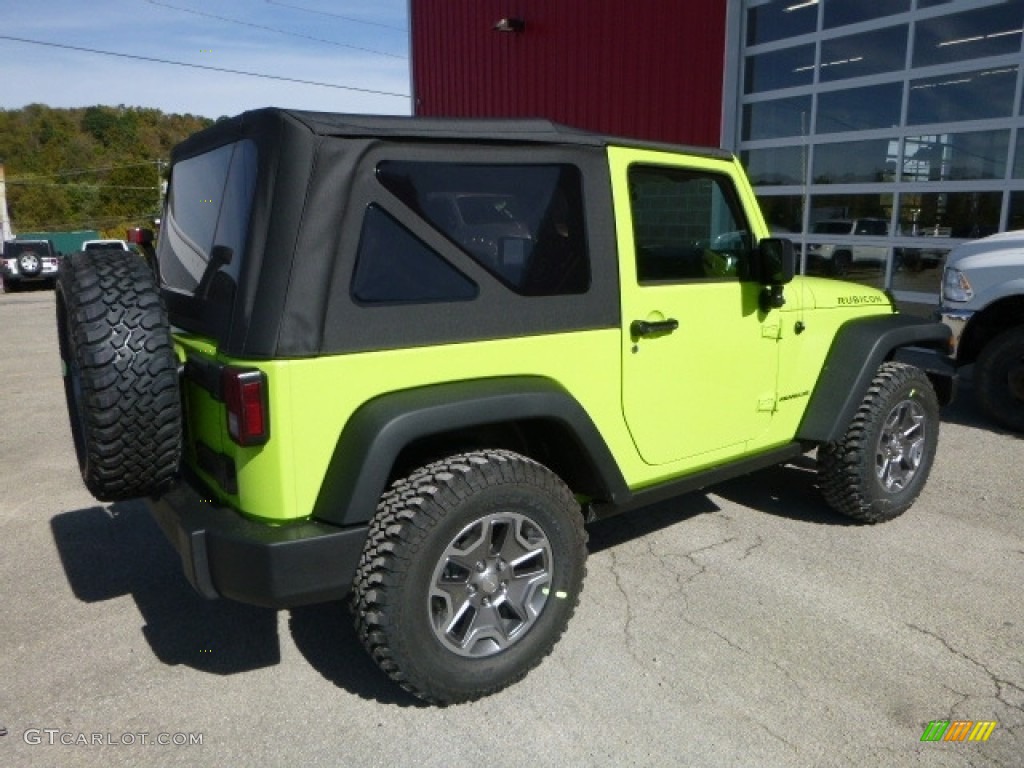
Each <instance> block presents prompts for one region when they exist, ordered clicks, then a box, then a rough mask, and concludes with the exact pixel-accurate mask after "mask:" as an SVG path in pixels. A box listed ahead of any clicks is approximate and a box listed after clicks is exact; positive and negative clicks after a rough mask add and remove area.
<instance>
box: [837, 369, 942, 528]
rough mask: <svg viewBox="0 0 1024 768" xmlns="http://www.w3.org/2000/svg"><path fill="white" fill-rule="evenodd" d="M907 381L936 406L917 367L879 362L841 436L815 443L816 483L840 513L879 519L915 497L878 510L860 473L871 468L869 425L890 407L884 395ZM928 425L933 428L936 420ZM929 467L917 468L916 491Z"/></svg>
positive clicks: (893, 514) (872, 520) (866, 520)
mask: <svg viewBox="0 0 1024 768" xmlns="http://www.w3.org/2000/svg"><path fill="white" fill-rule="evenodd" d="M910 382H913V383H914V384H915V385H917V386H919V387H920V388H921V390H922V391H923V392H926V393H928V394H927V395H926V396H927V397H930V398H931V401H932V402H933V403H934V407H935V409H936V410H937V409H938V401H937V398H936V396H935V392H934V390H933V389H932V386H931V382H930V381H929V380H928V377H927V376H926V375H925V374H924V373H923V372H922V371H921V370H919V369H918V368H915V367H914V366H911V365H906V364H904V363H894V362H886V363H882V365H881V366H879V369H878V372H877V373H876V374H875V377H874V378H873V379H872V380H871V385H870V386H869V387H868V390H867V393H866V394H865V395H864V399H863V401H862V402H861V404H860V407H859V408H858V409H857V412H856V414H855V415H854V417H853V419H852V420H851V421H850V425H849V427H848V428H847V431H846V435H845V436H844V437H843V439H842V440H841V441H839V442H835V443H826V444H824V445H821V446H819V447H818V487H819V489H820V491H821V493H822V495H823V496H824V497H825V501H827V502H828V504H829V506H831V507H832V508H833V509H834V510H835V511H837V512H839V513H840V514H843V515H846V516H847V517H850V518H852V519H854V520H859V521H860V522H864V523H880V522H884V521H887V520H891V519H893V518H894V517H897V516H898V515H899V514H901V513H902V512H903V511H904V510H905V509H906V508H908V507H909V506H910V504H912V503H913V501H914V499H916V498H917V496H916V494H915V495H914V496H913V497H912V498H910V499H909V502H908V503H906V504H904V505H902V506H901V507H900V508H899V509H898V510H897V511H892V510H881V509H878V508H877V507H875V506H874V505H873V504H872V503H871V499H869V498H867V497H866V496H865V494H864V486H863V473H864V472H872V471H873V464H874V457H873V455H872V454H873V451H874V446H873V445H870V444H869V442H870V441H869V440H868V433H869V432H870V429H871V426H872V425H873V424H875V423H876V422H877V420H879V419H883V418H885V417H886V416H887V415H888V414H887V413H886V412H885V411H886V409H887V408H889V407H890V403H889V398H888V395H889V394H890V393H892V392H895V391H896V390H898V389H900V388H901V387H902V386H904V385H905V384H908V383H910ZM928 427H929V428H930V429H934V430H936V431H937V430H938V420H936V423H935V424H929V425H928ZM929 470H930V466H925V467H922V468H921V470H919V471H923V472H924V477H922V478H921V481H920V482H919V483H918V490H919V491H920V488H921V487H923V486H924V482H923V481H924V479H926V478H927V474H928V472H929Z"/></svg>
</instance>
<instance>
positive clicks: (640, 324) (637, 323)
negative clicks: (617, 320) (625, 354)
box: [629, 318, 679, 339]
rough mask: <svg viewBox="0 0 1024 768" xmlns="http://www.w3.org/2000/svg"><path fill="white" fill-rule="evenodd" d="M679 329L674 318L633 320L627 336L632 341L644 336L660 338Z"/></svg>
mask: <svg viewBox="0 0 1024 768" xmlns="http://www.w3.org/2000/svg"><path fill="white" fill-rule="evenodd" d="M678 327H679V321H678V320H676V319H675V318H669V319H668V320H655V321H651V320H634V321H633V322H632V323H630V324H629V334H630V336H632V337H633V338H634V339H639V338H642V337H644V336H661V335H663V334H666V333H672V331H674V330H676V329H677V328H678Z"/></svg>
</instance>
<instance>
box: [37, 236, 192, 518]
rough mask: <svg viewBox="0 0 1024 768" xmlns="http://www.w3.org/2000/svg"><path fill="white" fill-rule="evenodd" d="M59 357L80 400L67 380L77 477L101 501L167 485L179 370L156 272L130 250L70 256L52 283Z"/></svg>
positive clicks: (177, 439) (176, 438)
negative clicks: (73, 369) (71, 372)
mask: <svg viewBox="0 0 1024 768" xmlns="http://www.w3.org/2000/svg"><path fill="white" fill-rule="evenodd" d="M57 319H58V326H59V327H58V335H59V337H60V341H61V357H62V359H64V360H65V361H66V363H65V365H66V366H67V365H68V364H69V362H70V361H71V360H72V359H73V360H74V361H75V363H76V364H77V365H78V370H79V372H80V379H81V389H82V393H81V400H80V402H78V403H75V402H73V396H72V394H71V391H70V386H67V380H66V381H65V384H66V386H65V391H66V394H67V399H68V411H69V416H70V417H71V420H72V431H75V430H76V418H77V417H76V413H75V409H76V408H81V419H80V420H79V421H78V424H80V430H81V434H80V435H78V436H76V441H75V442H76V452H77V453H78V454H79V455H78V463H79V469H80V470H81V472H82V479H83V481H84V482H85V485H86V487H87V488H88V489H89V491H90V492H91V493H92V494H93V495H94V496H95V497H96V498H97V499H99V500H100V501H122V500H125V499H131V498H137V497H140V496H148V495H156V494H159V493H160V492H161V491H163V490H166V489H167V488H168V487H170V485H172V484H173V482H174V480H175V477H176V475H177V472H178V469H179V463H180V460H181V450H182V413H181V398H180V389H179V383H178V363H177V358H176V356H175V353H174V346H173V341H172V338H171V331H170V325H169V323H168V319H167V311H166V309H165V307H164V305H163V302H162V300H161V298H160V293H159V290H158V287H157V284H156V281H155V279H154V275H153V272H152V271H151V270H150V269H149V267H148V266H147V265H146V263H145V262H144V261H143V260H142V259H140V258H139V257H138V256H137V255H135V254H134V253H127V252H102V253H99V254H91V253H85V252H81V253H75V254H72V255H71V256H69V257H67V258H65V259H63V260H62V263H61V267H60V271H59V274H58V280H57Z"/></svg>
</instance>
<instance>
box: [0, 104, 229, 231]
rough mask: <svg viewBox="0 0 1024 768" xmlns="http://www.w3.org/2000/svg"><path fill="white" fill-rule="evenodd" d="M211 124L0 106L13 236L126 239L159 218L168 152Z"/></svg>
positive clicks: (129, 111) (152, 112)
mask: <svg viewBox="0 0 1024 768" xmlns="http://www.w3.org/2000/svg"><path fill="white" fill-rule="evenodd" d="M212 123H213V120H210V119H209V118H205V117H199V116H197V115H191V114H185V115H177V114H164V113H163V112H161V111H160V110H158V109H146V108H140V107H126V106H124V105H120V106H117V107H110V106H95V107H83V108H75V109H57V108H51V107H48V106H45V105H43V104H30V105H28V106H26V107H23V108H21V109H12V110H4V109H0V164H3V166H4V168H5V172H6V181H7V183H6V195H7V208H8V213H9V214H10V219H11V225H12V228H13V229H14V232H15V233H18V232H37V231H62V230H79V229H95V230H99V231H100V232H102V233H103V235H104V236H105V237H117V238H122V237H124V230H125V229H126V228H128V227H136V226H151V225H152V221H153V219H154V218H155V217H157V216H159V201H160V187H161V183H162V181H163V178H164V176H165V174H166V170H167V165H166V163H167V160H168V159H169V157H170V150H171V147H173V146H174V145H175V144H177V143H178V142H180V141H181V140H182V139H184V138H186V137H187V136H189V135H190V134H192V133H194V132H196V131H198V130H200V129H202V128H205V127H207V126H209V125H211V124H212Z"/></svg>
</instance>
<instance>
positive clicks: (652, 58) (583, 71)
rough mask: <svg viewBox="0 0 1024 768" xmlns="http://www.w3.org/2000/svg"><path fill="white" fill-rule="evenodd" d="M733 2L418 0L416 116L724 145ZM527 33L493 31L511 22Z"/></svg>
mask: <svg viewBox="0 0 1024 768" xmlns="http://www.w3.org/2000/svg"><path fill="white" fill-rule="evenodd" d="M725 8H726V0H633V1H632V2H623V0H410V23H411V28H412V80H413V95H414V112H415V113H416V114H417V115H424V116H435V117H436V116H447V117H545V118H549V119H551V120H556V121H558V122H560V123H566V124H568V125H573V126H577V127H580V128H586V129H589V130H594V131H599V132H604V133H613V134H618V135H623V136H632V137H637V138H644V139H654V140H661V141H673V142H683V143H688V144H702V145H710V146H717V145H718V144H719V142H720V138H721V119H722V118H721V115H722V78H723V67H724V60H725V15H726V11H725ZM509 17H513V18H519V19H523V20H524V21H525V23H526V26H525V30H524V31H522V32H498V31H495V30H494V29H493V27H494V25H495V23H496V22H498V21H499V20H500V19H503V18H509Z"/></svg>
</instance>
